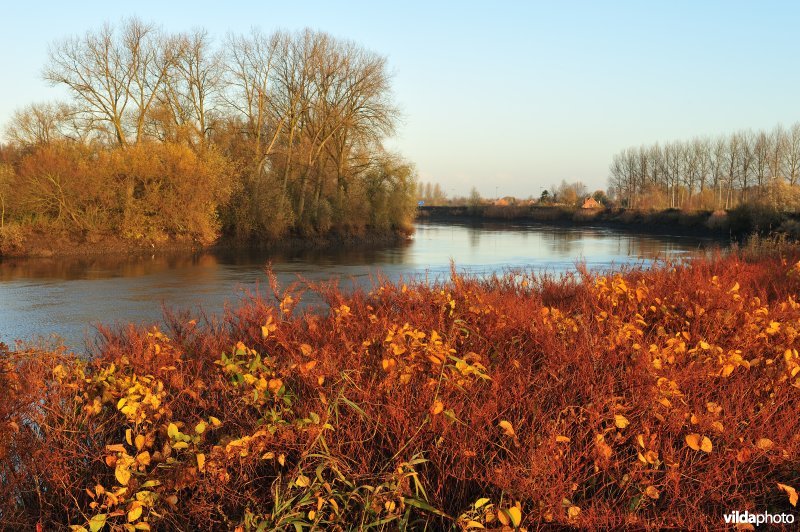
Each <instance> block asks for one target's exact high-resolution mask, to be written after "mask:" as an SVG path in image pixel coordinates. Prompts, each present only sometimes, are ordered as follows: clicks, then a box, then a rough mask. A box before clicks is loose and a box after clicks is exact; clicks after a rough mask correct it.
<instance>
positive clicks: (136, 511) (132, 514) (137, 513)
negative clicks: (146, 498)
mask: <svg viewBox="0 0 800 532" xmlns="http://www.w3.org/2000/svg"><path fill="white" fill-rule="evenodd" d="M141 516H142V503H140V502H134V503H133V505H132V508H131V509H130V510H128V522H129V523H133V522H134V521H136V520H137V519H139V518H140V517H141Z"/></svg>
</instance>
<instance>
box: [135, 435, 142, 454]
mask: <svg viewBox="0 0 800 532" xmlns="http://www.w3.org/2000/svg"><path fill="white" fill-rule="evenodd" d="M134 443H135V444H136V450H137V451H140V450H142V447H144V436H142V435H141V434H137V435H136V438H135V439H134Z"/></svg>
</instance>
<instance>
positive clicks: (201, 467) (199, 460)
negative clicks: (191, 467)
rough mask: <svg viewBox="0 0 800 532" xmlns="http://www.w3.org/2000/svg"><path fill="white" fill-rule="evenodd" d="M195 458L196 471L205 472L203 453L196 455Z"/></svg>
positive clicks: (204, 456)
mask: <svg viewBox="0 0 800 532" xmlns="http://www.w3.org/2000/svg"><path fill="white" fill-rule="evenodd" d="M195 458H197V469H199V470H200V471H205V470H206V455H204V454H203V453H197V456H195Z"/></svg>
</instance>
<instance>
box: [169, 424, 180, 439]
mask: <svg viewBox="0 0 800 532" xmlns="http://www.w3.org/2000/svg"><path fill="white" fill-rule="evenodd" d="M178 434H180V431H179V430H178V426H177V425H176V424H175V423H170V424H169V425H168V426H167V436H169V437H170V438H171V439H173V440H174V439H175V436H177V435H178Z"/></svg>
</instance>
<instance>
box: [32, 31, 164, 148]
mask: <svg viewBox="0 0 800 532" xmlns="http://www.w3.org/2000/svg"><path fill="white" fill-rule="evenodd" d="M172 61H173V54H172V50H171V49H170V47H164V46H161V37H160V32H159V31H158V29H157V28H156V27H155V26H153V25H152V24H145V23H143V22H141V21H140V20H139V19H136V18H131V19H128V20H127V21H125V22H124V23H123V25H122V28H121V29H119V30H118V29H116V28H114V27H113V26H111V25H110V24H106V25H105V26H103V28H102V29H101V30H100V31H98V32H87V33H86V35H84V36H83V37H71V38H67V39H64V40H62V41H59V42H57V43H55V44H53V45H52V46H51V47H50V50H49V61H48V64H47V66H46V67H45V70H44V77H45V79H47V80H48V81H50V82H51V83H53V84H62V85H66V86H67V88H68V89H70V91H71V92H72V93H73V95H74V96H75V98H76V100H77V101H78V102H79V104H80V105H81V107H82V108H83V112H84V113H86V114H87V115H89V117H90V119H91V121H93V122H101V123H105V124H106V125H107V126H108V128H109V129H110V133H111V134H112V136H113V137H114V138H115V140H116V142H117V143H118V144H119V145H125V144H127V143H128V142H129V141H130V140H131V138H132V140H133V141H134V142H139V141H140V140H141V139H142V137H143V133H144V126H145V120H146V117H147V114H148V112H149V110H150V108H151V106H152V105H153V102H154V101H155V98H156V94H157V92H158V90H159V86H160V85H161V83H162V82H163V81H164V78H165V76H166V75H167V71H168V69H169V66H170V65H171V63H172Z"/></svg>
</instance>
